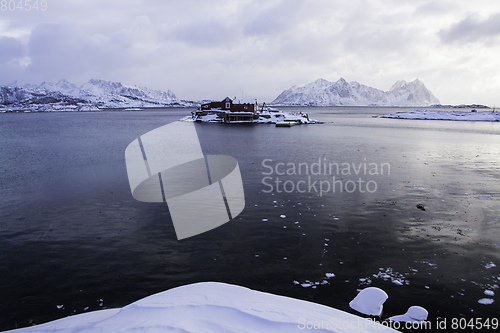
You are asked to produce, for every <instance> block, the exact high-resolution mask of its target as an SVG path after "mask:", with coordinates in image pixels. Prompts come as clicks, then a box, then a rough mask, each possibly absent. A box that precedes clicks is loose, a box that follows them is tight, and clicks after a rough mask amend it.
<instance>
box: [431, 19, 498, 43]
mask: <svg viewBox="0 0 500 333" xmlns="http://www.w3.org/2000/svg"><path fill="white" fill-rule="evenodd" d="M438 35H439V36H440V37H441V40H442V41H443V42H445V43H455V42H463V43H471V42H479V41H481V42H487V43H488V42H490V40H491V38H492V37H497V36H499V35H500V13H495V14H492V15H490V16H489V17H488V18H486V19H480V18H479V17H478V16H477V15H468V16H467V17H466V18H464V19H462V20H461V21H459V22H457V23H455V24H453V25H452V26H450V27H449V28H446V29H442V30H440V31H439V33H438Z"/></svg>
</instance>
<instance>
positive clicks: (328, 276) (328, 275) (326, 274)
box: [325, 273, 335, 279]
mask: <svg viewBox="0 0 500 333" xmlns="http://www.w3.org/2000/svg"><path fill="white" fill-rule="evenodd" d="M325 276H326V278H327V279H329V278H332V277H335V274H334V273H325Z"/></svg>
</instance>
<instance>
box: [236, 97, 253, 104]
mask: <svg viewBox="0 0 500 333" xmlns="http://www.w3.org/2000/svg"><path fill="white" fill-rule="evenodd" d="M256 101H257V100H256V99H255V98H254V99H233V104H255V102H256Z"/></svg>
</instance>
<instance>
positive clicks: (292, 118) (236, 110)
mask: <svg viewBox="0 0 500 333" xmlns="http://www.w3.org/2000/svg"><path fill="white" fill-rule="evenodd" d="M191 114H192V116H191V119H192V120H193V121H197V122H217V123H224V124H241V123H258V124H276V126H283V127H291V126H294V125H301V124H315V123H318V121H316V120H314V119H310V118H309V115H308V114H307V113H304V112H283V111H281V110H278V109H274V108H271V107H268V106H266V103H263V104H262V105H261V106H260V107H259V105H258V104H257V100H256V99H236V98H235V99H231V98H229V97H226V98H225V99H223V100H222V101H210V102H208V103H203V104H201V106H200V107H199V108H198V109H197V110H196V111H193V112H191Z"/></svg>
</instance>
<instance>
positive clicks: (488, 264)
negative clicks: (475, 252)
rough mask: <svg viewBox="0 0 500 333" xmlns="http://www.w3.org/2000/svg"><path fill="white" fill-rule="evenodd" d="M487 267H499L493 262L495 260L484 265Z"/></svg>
mask: <svg viewBox="0 0 500 333" xmlns="http://www.w3.org/2000/svg"><path fill="white" fill-rule="evenodd" d="M484 267H485V268H486V269H490V268H493V267H497V265H495V264H494V263H493V261H490V262H489V263H487V264H486V265H485V266H484Z"/></svg>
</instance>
